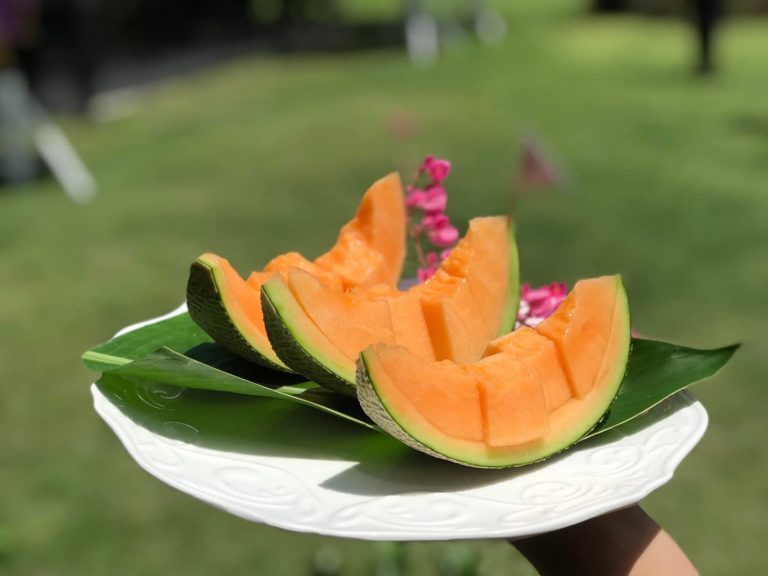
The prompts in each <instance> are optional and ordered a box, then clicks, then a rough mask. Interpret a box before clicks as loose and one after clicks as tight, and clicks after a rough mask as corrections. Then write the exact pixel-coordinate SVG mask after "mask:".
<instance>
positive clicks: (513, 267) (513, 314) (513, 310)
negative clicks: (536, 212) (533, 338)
mask: <svg viewBox="0 0 768 576" xmlns="http://www.w3.org/2000/svg"><path fill="white" fill-rule="evenodd" d="M507 226H508V229H507V246H508V247H509V248H508V249H509V275H508V277H509V280H508V282H509V283H508V285H507V299H506V302H505V304H504V312H503V316H502V320H501V327H500V328H499V333H498V335H499V336H503V335H504V334H507V333H508V332H511V331H512V330H514V329H515V323H516V322H517V312H518V309H519V308H520V256H519V254H518V252H517V240H516V239H515V223H514V222H513V221H512V218H509V219H508V220H507Z"/></svg>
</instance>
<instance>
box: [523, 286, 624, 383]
mask: <svg viewBox="0 0 768 576" xmlns="http://www.w3.org/2000/svg"><path fill="white" fill-rule="evenodd" d="M618 289H619V286H618V284H617V283H616V279H615V277H612V276H605V277H602V278H596V279H593V280H591V281H590V282H578V283H577V284H576V285H575V286H574V288H573V290H572V291H571V293H570V294H569V295H568V296H567V297H566V298H565V300H564V301H563V302H562V303H561V304H560V306H559V307H558V309H557V310H556V311H555V313H554V314H552V315H551V316H550V317H549V318H547V319H546V320H545V321H544V322H542V323H541V324H539V325H538V326H537V327H536V331H537V332H539V333H540V334H542V335H544V336H546V337H547V338H549V339H550V340H552V342H554V344H555V346H556V348H557V351H558V354H559V355H560V359H561V362H562V365H563V368H564V369H565V373H566V375H567V377H568V381H569V384H570V386H571V391H572V393H573V395H574V397H576V398H584V397H585V396H586V395H587V394H589V392H590V390H591V389H592V386H593V384H594V382H595V381H596V380H597V376H598V372H599V370H600V367H601V363H602V359H603V357H604V356H605V352H606V349H607V346H608V343H609V341H610V337H611V333H610V331H606V329H605V327H606V326H610V325H611V322H612V320H613V316H614V313H615V310H616V306H615V301H616V293H617V291H618ZM606 301H611V302H614V305H613V306H606V305H602V304H603V303H604V302H606Z"/></svg>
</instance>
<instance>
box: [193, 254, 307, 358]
mask: <svg viewBox="0 0 768 576" xmlns="http://www.w3.org/2000/svg"><path fill="white" fill-rule="evenodd" d="M217 272H218V269H217V268H216V267H213V266H210V265H209V264H208V262H207V258H205V257H201V258H199V259H198V260H197V261H195V262H194V263H193V264H192V266H191V267H190V271H189V280H188V282H187V307H188V309H189V310H190V315H192V318H193V320H194V321H195V323H196V324H197V325H198V326H200V327H201V328H202V329H203V330H205V332H206V333H207V334H208V335H209V336H210V337H211V338H213V339H214V341H216V342H217V343H218V344H221V345H222V346H224V347H225V348H226V349H227V350H229V351H231V352H233V353H234V354H237V355H238V356H240V357H241V358H243V359H245V360H248V361H250V362H253V363H255V364H259V365H260V366H264V367H266V368H270V369H272V370H277V371H280V372H289V373H293V370H291V369H290V368H288V366H286V365H285V364H284V363H283V361H282V360H280V358H278V356H277V354H275V353H274V352H273V351H272V349H271V347H270V346H265V345H261V346H259V345H254V338H253V337H252V338H250V339H249V338H246V337H245V336H244V333H246V331H247V329H248V328H247V327H243V326H238V325H237V324H236V321H235V320H234V315H233V314H231V308H228V307H227V306H226V305H225V304H224V302H225V296H223V295H222V294H221V292H220V290H219V287H220V286H222V285H223V282H224V280H223V279H217V278H216V274H217Z"/></svg>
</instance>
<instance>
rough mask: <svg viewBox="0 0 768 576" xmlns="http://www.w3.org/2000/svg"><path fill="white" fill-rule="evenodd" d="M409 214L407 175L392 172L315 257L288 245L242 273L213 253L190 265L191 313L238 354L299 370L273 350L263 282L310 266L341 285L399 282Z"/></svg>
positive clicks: (325, 281)
mask: <svg viewBox="0 0 768 576" xmlns="http://www.w3.org/2000/svg"><path fill="white" fill-rule="evenodd" d="M405 227H406V214H405V204H404V197H403V190H402V184H401V182H400V177H399V176H398V175H397V174H396V173H393V174H390V175H388V176H386V177H384V178H382V179H380V180H378V181H377V182H375V183H374V184H373V185H372V186H371V187H370V188H369V189H368V191H367V192H366V193H365V195H364V196H363V199H362V201H361V202H360V205H359V207H358V209H357V212H356V214H355V217H354V218H353V219H352V220H350V221H349V222H347V223H346V224H345V225H344V226H343V227H342V228H341V230H340V231H339V236H338V239H337V241H336V244H335V245H334V246H333V247H332V248H331V249H330V250H329V251H328V252H326V253H325V254H323V255H321V256H320V257H318V258H317V259H316V260H315V261H309V260H307V259H306V258H304V257H303V256H302V255H301V254H298V253H296V252H288V253H286V254H282V255H279V256H277V257H276V258H273V259H272V260H271V261H270V262H269V263H268V264H267V265H266V266H265V268H264V269H263V271H260V272H253V273H252V274H251V275H250V276H249V277H248V279H247V280H246V279H243V278H242V277H241V276H240V275H239V274H238V272H237V271H236V270H235V269H234V268H233V267H232V266H231V265H230V263H229V262H228V261H227V260H226V259H225V258H222V257H221V256H218V255H216V254H211V253H206V254H203V255H202V256H200V257H199V258H198V259H197V260H196V261H195V262H194V263H193V264H192V266H191V267H190V273H189V280H188V282H187V304H188V308H189V314H190V316H191V317H192V319H193V320H194V321H195V322H196V323H197V324H198V325H199V326H200V327H201V328H202V329H203V330H205V332H206V333H207V334H208V335H209V336H211V338H213V339H214V340H215V341H216V342H217V343H219V344H221V345H222V346H224V347H225V348H227V349H228V350H230V351H231V352H233V353H234V354H237V355H238V356H240V357H242V358H244V359H246V360H248V361H250V362H254V363H256V364H260V365H262V366H265V367H267V368H270V369H273V370H279V371H283V372H293V370H292V369H291V368H290V367H289V366H288V365H286V364H285V363H284V362H283V361H282V360H281V359H280V358H279V356H278V355H277V354H276V353H275V352H274V350H273V349H272V345H271V344H270V342H269V338H268V337H267V332H266V326H265V325H264V319H263V314H262V309H261V286H262V285H263V284H264V282H266V281H267V280H269V279H270V278H272V277H274V276H279V275H281V274H284V273H285V271H286V270H288V269H291V268H298V269H301V270H307V271H309V272H311V273H312V274H313V275H314V276H315V277H317V278H319V279H320V280H321V281H322V282H323V284H324V286H327V287H328V288H329V289H332V290H335V291H341V290H348V289H354V288H357V287H360V286H373V285H378V284H382V285H388V286H393V287H394V286H395V285H396V283H397V281H398V279H399V277H400V273H401V271H402V266H403V263H404V260H405V252H406V246H405V242H406V235H405Z"/></svg>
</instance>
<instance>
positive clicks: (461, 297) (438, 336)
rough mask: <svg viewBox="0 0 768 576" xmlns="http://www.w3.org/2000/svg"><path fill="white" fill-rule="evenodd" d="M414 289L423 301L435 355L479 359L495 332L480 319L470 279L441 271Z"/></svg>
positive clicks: (444, 358)
mask: <svg viewBox="0 0 768 576" xmlns="http://www.w3.org/2000/svg"><path fill="white" fill-rule="evenodd" d="M415 292H416V293H417V295H418V297H419V298H420V300H421V306H422V312H423V316H424V319H425V322H426V325H427V327H428V331H429V338H430V340H431V342H432V351H433V353H434V356H435V358H436V359H437V360H453V361H454V362H459V363H462V362H471V361H472V360H475V359H477V358H479V357H480V356H481V354H482V352H483V348H484V347H485V343H486V342H487V341H488V339H489V338H491V337H492V336H493V335H492V334H489V333H488V332H489V329H488V327H486V326H483V324H482V323H481V322H479V321H478V318H479V317H480V316H479V310H478V306H477V304H476V303H475V301H474V298H473V296H472V293H471V292H470V290H469V284H468V282H467V279H466V278H458V277H456V276H451V275H449V274H448V273H447V272H445V271H444V270H438V271H437V272H436V273H435V275H434V276H433V278H432V279H431V282H427V283H425V284H423V285H422V286H419V287H418V288H416V289H415ZM467 319H469V321H467ZM490 329H491V330H492V329H493V328H490Z"/></svg>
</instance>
